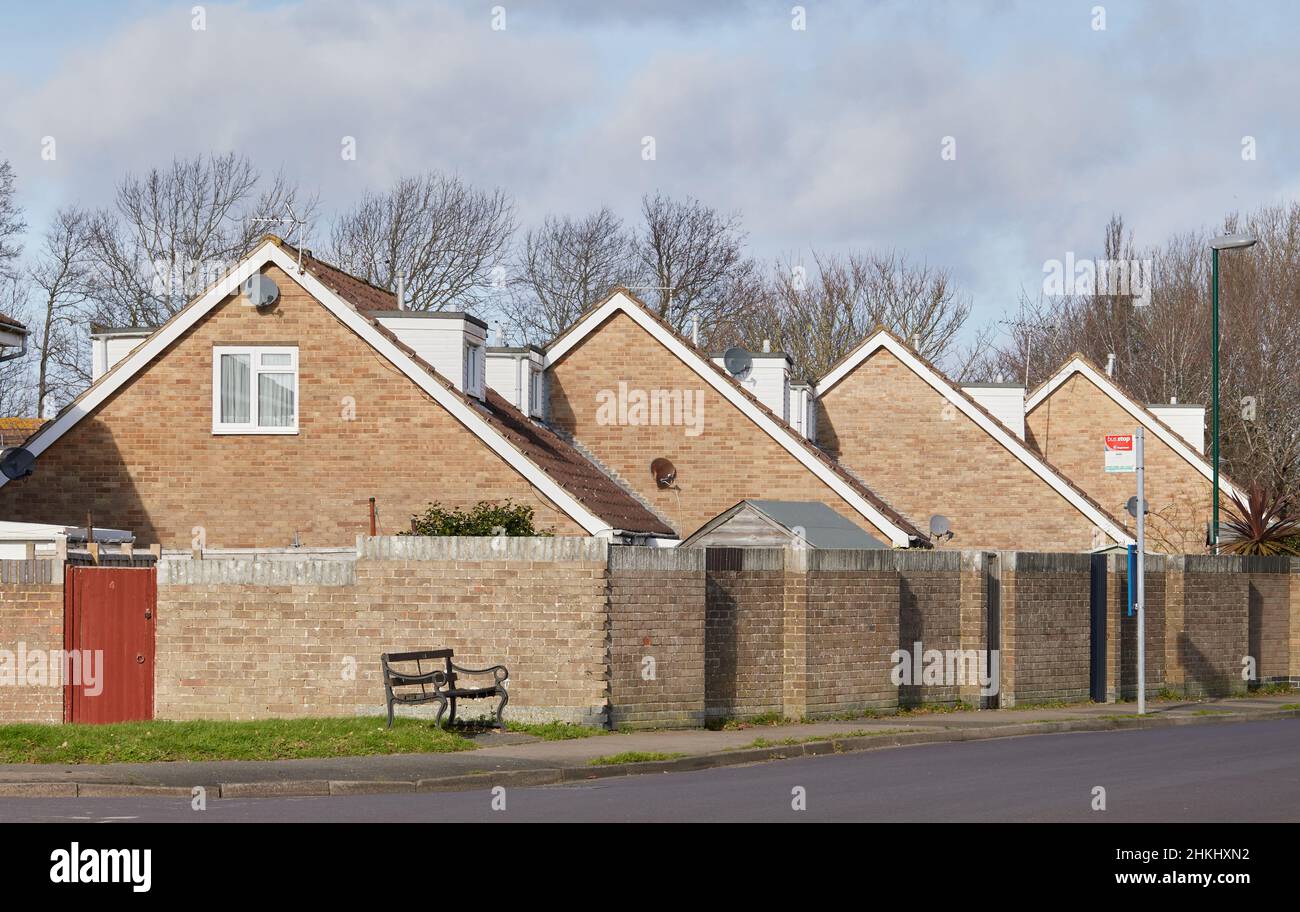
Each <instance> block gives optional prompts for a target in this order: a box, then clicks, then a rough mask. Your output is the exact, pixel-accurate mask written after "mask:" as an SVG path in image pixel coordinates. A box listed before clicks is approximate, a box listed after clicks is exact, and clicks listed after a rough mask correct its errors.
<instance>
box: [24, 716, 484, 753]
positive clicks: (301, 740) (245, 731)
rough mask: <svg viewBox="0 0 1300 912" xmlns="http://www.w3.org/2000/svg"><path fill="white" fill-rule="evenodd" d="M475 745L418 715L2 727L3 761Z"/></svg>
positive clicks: (382, 750)
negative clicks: (386, 719)
mask: <svg viewBox="0 0 1300 912" xmlns="http://www.w3.org/2000/svg"><path fill="white" fill-rule="evenodd" d="M473 749H474V744H473V742H471V741H469V740H468V739H466V738H462V737H461V736H460V735H457V734H455V733H454V732H448V731H442V730H440V729H438V728H435V727H434V724H433V722H431V721H428V720H420V719H397V720H395V721H394V723H393V727H392V729H389V728H387V727H385V724H384V720H383V719H382V718H379V717H374V718H371V717H350V718H330V719H262V720H258V721H253V722H118V723H114V724H112V725H0V763H151V762H156V761H159V760H291V759H302V758H308V757H362V756H367V755H371V754H417V753H418V754H425V753H445V752H450V751H461V750H473Z"/></svg>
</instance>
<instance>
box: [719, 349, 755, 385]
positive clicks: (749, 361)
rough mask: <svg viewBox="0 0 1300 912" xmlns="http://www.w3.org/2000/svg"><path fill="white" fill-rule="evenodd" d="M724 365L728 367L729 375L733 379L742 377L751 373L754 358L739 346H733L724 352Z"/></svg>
mask: <svg viewBox="0 0 1300 912" xmlns="http://www.w3.org/2000/svg"><path fill="white" fill-rule="evenodd" d="M722 363H723V364H724V365H726V367H727V373H729V374H731V376H733V377H740V376H743V375H744V374H747V373H749V368H750V367H751V366H752V365H753V363H754V357H753V355H751V354H750V353H749V352H747V351H745V350H744V349H743V348H741V347H740V346H739V345H733V346H731V348H729V349H727V350H726V351H725V352H723V355H722Z"/></svg>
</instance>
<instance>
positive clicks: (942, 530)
mask: <svg viewBox="0 0 1300 912" xmlns="http://www.w3.org/2000/svg"><path fill="white" fill-rule="evenodd" d="M930 537H931V538H952V527H951V526H950V525H949V523H948V517H946V516H943V515H941V514H939V513H936V514H935V515H934V516H931V517H930Z"/></svg>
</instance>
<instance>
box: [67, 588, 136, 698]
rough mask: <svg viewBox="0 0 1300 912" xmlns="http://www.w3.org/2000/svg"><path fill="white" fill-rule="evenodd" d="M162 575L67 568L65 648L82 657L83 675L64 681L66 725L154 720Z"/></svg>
mask: <svg viewBox="0 0 1300 912" xmlns="http://www.w3.org/2000/svg"><path fill="white" fill-rule="evenodd" d="M157 574H158V571H157V570H155V569H154V568H152V567H147V568H146V567H71V566H70V567H68V568H67V571H66V575H65V578H64V589H63V591H64V611H63V648H64V649H66V650H67V651H68V652H69V654H74V653H75V654H76V655H78V656H79V657H80V659H79V661H80V665H81V668H82V674H81V679H80V680H69V681H65V683H64V687H63V718H64V721H67V722H131V721H136V720H141V719H152V718H153V683H154V682H153V676H154V629H155V628H154V625H155V623H156V619H155V614H156V612H157V601H158V575H157ZM92 656H93V659H92V658H91V657H92ZM87 661H92V662H93V665H91V666H87ZM69 664H74V663H69ZM74 667H75V665H74ZM87 667H91V668H93V680H91V678H90V676H89V675H87V674H86V672H85V669H86V668H87Z"/></svg>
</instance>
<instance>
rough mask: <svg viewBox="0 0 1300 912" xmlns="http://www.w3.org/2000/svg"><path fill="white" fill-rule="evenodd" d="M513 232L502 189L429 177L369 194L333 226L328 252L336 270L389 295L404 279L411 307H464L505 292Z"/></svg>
mask: <svg viewBox="0 0 1300 912" xmlns="http://www.w3.org/2000/svg"><path fill="white" fill-rule="evenodd" d="M514 227H515V226H514V205H513V203H512V202H511V200H510V198H509V197H508V196H507V195H506V194H505V192H504V191H502V190H492V191H482V190H476V189H474V188H473V187H471V186H469V185H467V184H465V183H464V182H463V181H461V180H460V179H459V178H457V177H449V176H447V175H443V174H439V173H436V172H430V173H428V174H425V175H423V176H421V177H404V178H401V179H400V180H398V181H397V183H396V184H394V185H393V186H392V187H391V188H390V189H389V190H387V191H386V192H383V193H367V194H366V195H365V196H364V197H363V198H362V200H361V202H360V203H358V204H357V205H356V206H355V207H354V208H353V209H351V210H349V211H348V212H345V213H344V214H343V215H341V216H340V217H339V218H338V219H337V220H336V221H335V222H334V226H333V229H332V231H331V234H330V244H329V251H330V255H331V258H332V259H333V261H334V262H335V263H337V264H338V265H339V266H340V267H342V268H343V269H345V270H347V271H348V272H351V273H352V274H354V275H356V276H359V277H360V278H363V279H365V280H366V281H368V282H370V283H372V284H374V285H378V286H379V287H381V288H386V289H388V290H389V291H396V290H397V279H398V276H402V277H403V278H404V282H405V298H406V306H407V307H408V308H409V309H411V310H446V309H469V308H472V307H474V306H476V305H478V304H479V303H481V302H482V301H484V300H485V299H486V297H487V290H488V289H489V288H491V287H497V288H504V287H505V269H504V266H503V265H502V260H503V259H504V256H505V253H506V249H507V246H508V245H509V243H510V237H511V235H512V234H513V233H514Z"/></svg>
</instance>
